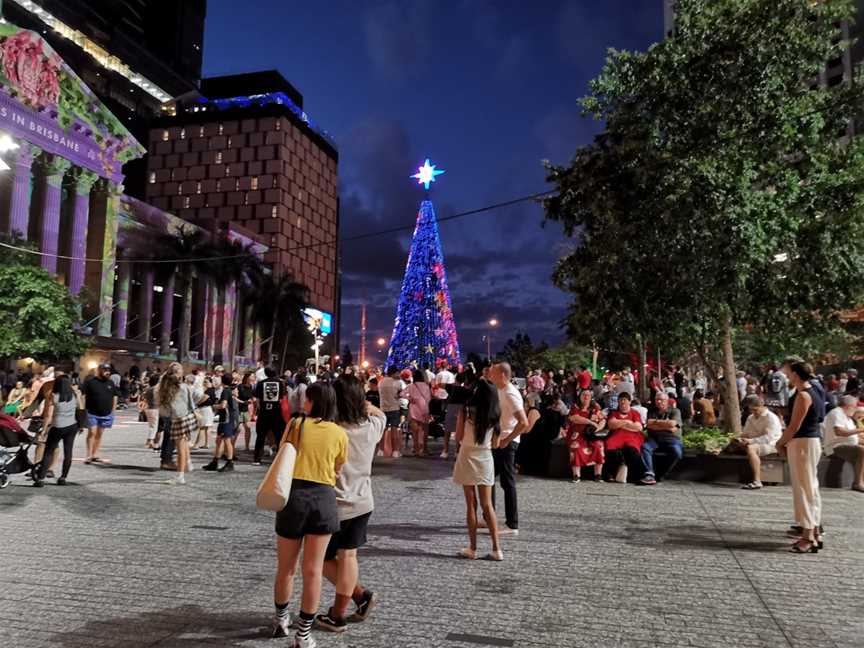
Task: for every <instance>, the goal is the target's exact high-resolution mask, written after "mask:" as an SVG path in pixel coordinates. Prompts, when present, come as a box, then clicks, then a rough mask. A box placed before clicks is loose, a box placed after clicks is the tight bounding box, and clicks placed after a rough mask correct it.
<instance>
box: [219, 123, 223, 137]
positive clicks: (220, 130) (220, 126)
mask: <svg viewBox="0 0 864 648" xmlns="http://www.w3.org/2000/svg"><path fill="white" fill-rule="evenodd" d="M222 130H223V128H222V124H221V123H220V124H219V134H220V135H221V134H222Z"/></svg>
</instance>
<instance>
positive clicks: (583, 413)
mask: <svg viewBox="0 0 864 648" xmlns="http://www.w3.org/2000/svg"><path fill="white" fill-rule="evenodd" d="M568 420H569V425H568V426H567V447H569V448H570V467H571V469H572V471H573V482H574V483H575V482H578V481H579V480H580V478H581V474H582V468H583V467H585V466H594V481H597V482H599V481H602V480H603V463H604V462H605V461H606V452H605V448H604V445H603V439H602V438H601V437H599V436H598V433H600V431H601V430H603V428H605V427H606V417H605V416H604V415H603V410H602V409H600V406H599V405H598V404H597V403H595V402H594V398H593V396H592V394H591V390H589V389H583V390H582V391H581V392H579V401H578V403H574V404H573V406H572V407H571V408H570V416H569V419H568Z"/></svg>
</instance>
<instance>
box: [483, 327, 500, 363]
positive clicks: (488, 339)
mask: <svg viewBox="0 0 864 648" xmlns="http://www.w3.org/2000/svg"><path fill="white" fill-rule="evenodd" d="M488 324H489V332H488V333H487V334H486V359H487V360H488V361H489V362H492V329H494V328H495V327H496V326H498V320H497V319H495V318H494V317H493V318H492V319H490V320H489V322H488Z"/></svg>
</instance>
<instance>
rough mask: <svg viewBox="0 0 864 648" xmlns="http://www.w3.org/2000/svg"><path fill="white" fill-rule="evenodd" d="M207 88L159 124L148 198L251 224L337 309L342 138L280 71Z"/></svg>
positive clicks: (205, 217) (205, 221) (209, 219)
mask: <svg viewBox="0 0 864 648" xmlns="http://www.w3.org/2000/svg"><path fill="white" fill-rule="evenodd" d="M200 94H201V96H200V97H198V96H196V97H192V98H189V99H185V100H182V101H178V103H177V105H176V114H175V115H173V116H170V117H165V118H162V119H160V120H158V121H157V122H156V123H155V124H154V127H153V128H152V129H151V130H150V136H149V140H148V145H147V148H148V149H149V152H150V155H149V158H148V178H147V181H148V184H147V192H146V194H147V200H148V202H150V203H152V204H153V205H155V206H156V207H159V208H160V209H163V210H166V211H169V212H171V213H173V214H176V215H178V216H180V217H181V218H183V219H184V220H187V221H190V222H193V223H196V224H200V225H202V226H205V227H209V228H212V227H213V226H217V227H220V228H227V227H229V226H231V225H232V224H233V225H240V226H242V227H244V228H245V229H246V230H249V231H250V232H252V233H253V234H255V235H257V236H258V238H259V240H260V242H261V243H263V244H264V245H267V246H268V248H269V251H268V252H267V254H266V256H265V261H267V262H269V263H271V264H272V266H273V269H274V271H276V272H284V271H287V272H290V273H291V274H292V275H293V276H294V278H295V279H296V280H298V281H300V282H302V283H304V284H306V285H307V286H308V287H309V289H310V293H311V303H312V305H313V306H315V307H317V308H319V309H320V310H323V311H327V312H329V313H333V314H336V313H337V311H338V301H339V288H338V284H339V276H338V267H337V249H336V236H337V232H338V228H339V200H338V193H337V192H338V180H337V178H338V172H337V166H338V159H339V158H338V152H337V151H336V148H335V146H334V145H333V144H332V143H331V141H330V140H329V139H328V137H327V136H326V135H325V134H324V133H323V131H321V130H319V129H317V128H316V127H315V126H314V124H313V123H312V122H311V121H310V120H309V118H308V116H307V115H306V113H304V112H303V97H302V95H301V94H300V93H299V92H298V91H297V90H296V89H295V88H294V87H293V86H291V85H290V84H289V83H288V82H287V81H286V80H285V79H284V78H283V77H282V76H281V75H280V74H279V73H278V72H275V71H269V72H256V73H251V74H243V75H236V76H228V77H216V78H212V79H204V80H203V81H202V83H201V93H200ZM336 326H338V323H337V324H336Z"/></svg>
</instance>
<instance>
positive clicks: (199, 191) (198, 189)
mask: <svg viewBox="0 0 864 648" xmlns="http://www.w3.org/2000/svg"><path fill="white" fill-rule="evenodd" d="M195 193H196V194H200V193H201V183H200V182H197V183H196V184H195Z"/></svg>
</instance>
